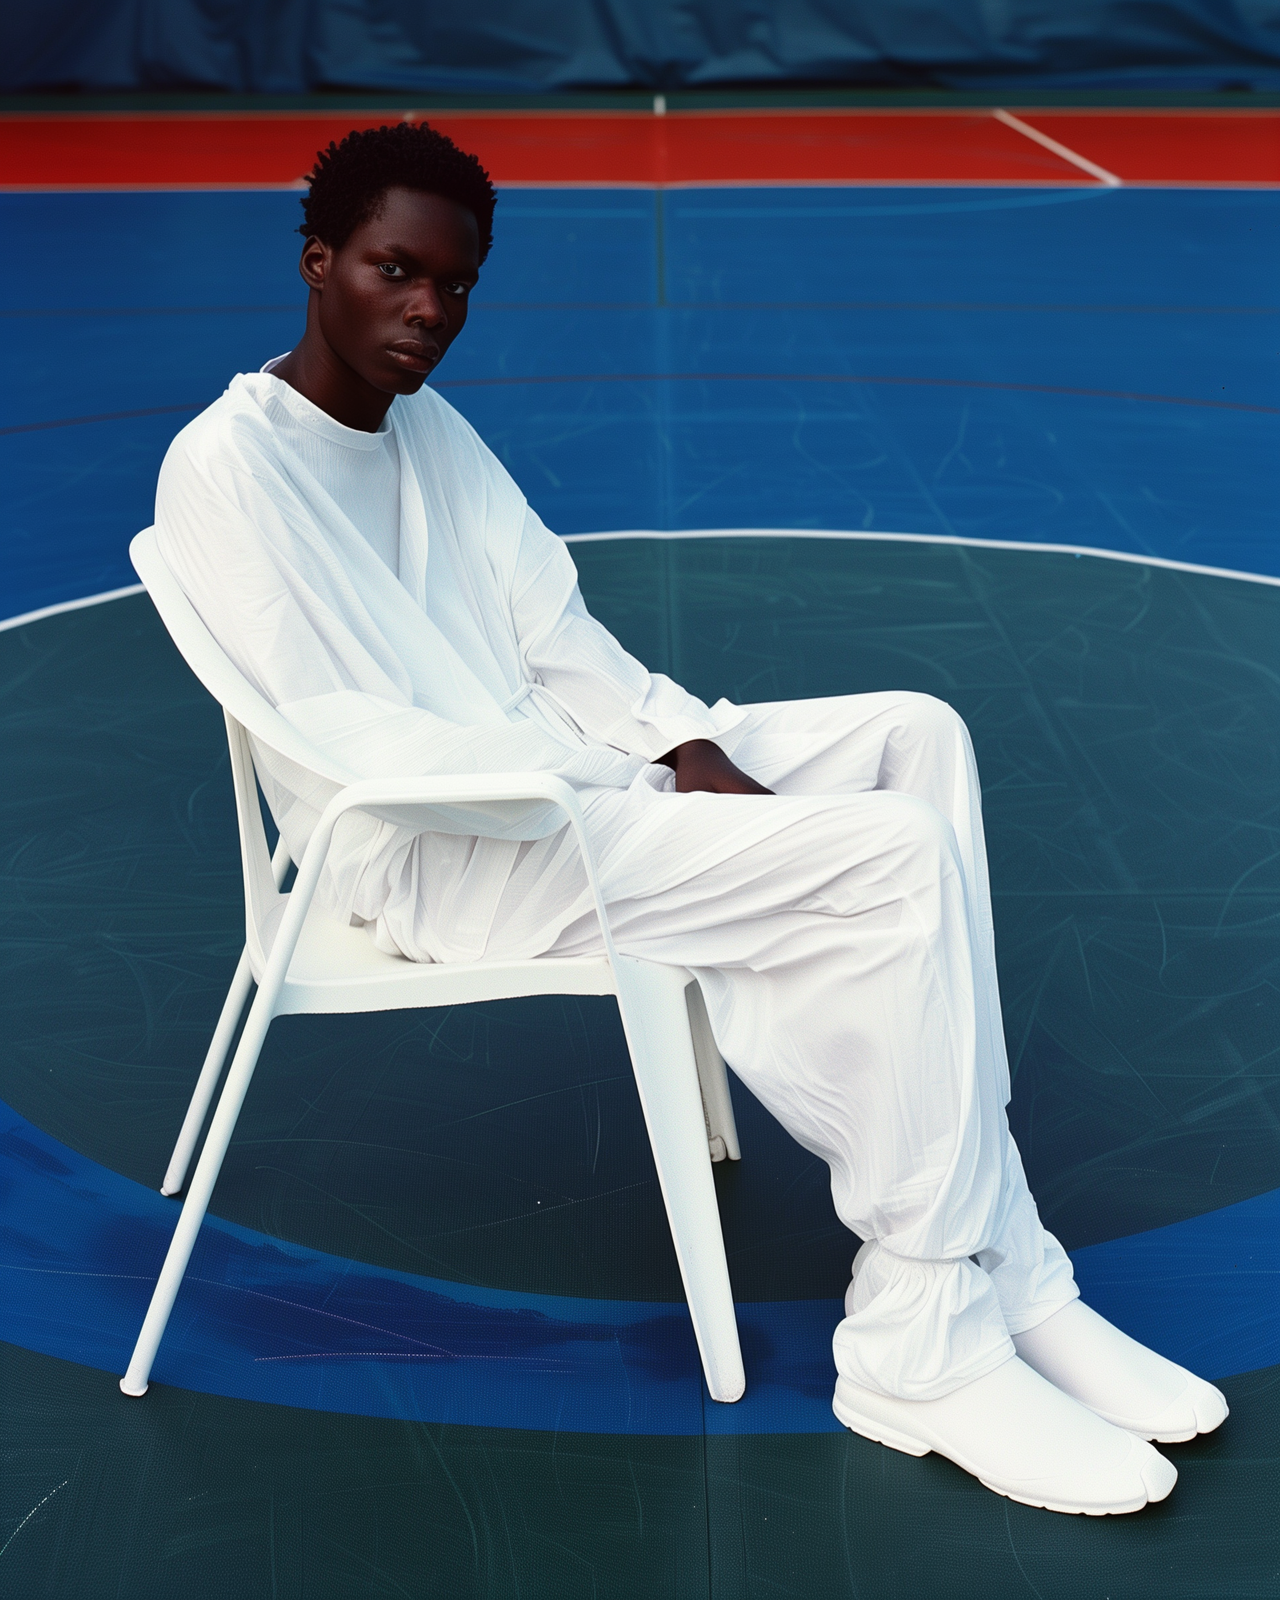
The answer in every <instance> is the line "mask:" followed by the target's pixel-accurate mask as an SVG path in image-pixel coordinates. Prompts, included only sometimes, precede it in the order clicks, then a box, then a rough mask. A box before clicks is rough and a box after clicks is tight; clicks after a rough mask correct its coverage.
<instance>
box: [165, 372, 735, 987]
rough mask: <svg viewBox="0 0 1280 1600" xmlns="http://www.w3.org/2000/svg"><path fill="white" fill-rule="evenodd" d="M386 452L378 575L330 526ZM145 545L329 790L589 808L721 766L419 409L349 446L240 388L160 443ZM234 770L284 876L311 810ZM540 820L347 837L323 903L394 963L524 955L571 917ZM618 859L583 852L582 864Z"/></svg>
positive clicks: (516, 499) (691, 716) (257, 390)
mask: <svg viewBox="0 0 1280 1600" xmlns="http://www.w3.org/2000/svg"><path fill="white" fill-rule="evenodd" d="M388 441H394V446H395V451H396V457H397V459H398V464H399V558H398V563H397V566H396V569H394V570H393V568H392V566H391V564H390V563H389V562H388V561H387V560H386V559H385V555H384V558H383V559H380V560H377V561H371V560H370V559H369V555H370V550H371V548H372V549H374V550H375V551H377V553H379V554H383V552H382V551H381V550H378V547H377V545H375V544H371V541H370V539H369V538H368V537H367V533H366V530H365V528H363V527H361V526H358V525H357V522H356V521H355V520H353V513H356V514H359V512H360V509H361V507H362V506H364V505H367V506H370V508H371V510H373V511H374V513H375V515H374V517H373V518H372V519H371V520H374V521H376V520H378V519H377V516H376V511H377V506H380V505H381V504H382V503H383V502H382V501H381V499H379V500H378V502H377V506H375V505H374V504H373V502H372V500H371V498H370V496H369V495H367V494H363V493H362V490H364V489H365V488H366V487H367V486H372V487H373V488H374V490H375V493H376V492H380V488H381V481H380V480H381V475H380V473H379V472H378V468H377V465H375V462H373V461H371V457H372V456H374V453H375V452H377V454H378V455H381V454H382V452H383V451H384V450H385V446H386V443H387V442H388ZM371 467H372V468H373V470H372V471H371ZM361 520H362V521H364V520H365V519H364V518H363V517H362V518H361ZM156 529H157V537H158V540H159V544H160V549H161V552H162V554H163V555H164V557H165V559H166V561H167V562H168V563H169V565H170V567H171V568H172V570H173V572H174V574H175V576H176V577H177V578H178V581H179V582H180V583H181V584H182V586H183V588H184V589H185V590H186V592H187V594H188V595H189V596H190V597H191V599H192V601H193V603H194V604H195V606H196V609H197V610H198V611H199V612H200V615H201V617H202V619H203V621H204V622H205V624H206V626H207V627H208V628H209V630H210V632H211V633H212V634H213V635H214V637H215V638H216V639H217V640H218V641H219V643H220V644H221V645H222V647H223V649H224V650H225V651H226V652H227V654H228V655H229V656H230V657H231V659H232V660H233V661H234V662H235V664H236V665H237V666H238V667H239V668H240V670H241V672H243V673H244V675H245V676H246V677H247V678H248V680H249V681H250V682H251V683H252V684H253V685H254V687H255V688H256V689H257V690H258V691H259V692H260V693H261V694H262V695H263V696H264V697H265V698H266V699H267V700H269V701H270V702H271V703H272V704H273V705H274V706H276V707H277V708H278V709H279V711H280V712H281V714H282V715H283V716H284V717H285V718H286V719H287V720H288V721H289V722H291V723H292V724H293V725H294V726H295V727H296V728H298V730H299V731H300V732H301V733H303V734H304V735H305V736H306V737H307V738H308V739H309V740H310V741H311V743H312V744H314V745H315V746H317V747H318V748H319V749H320V750H321V751H322V752H323V753H324V754H325V755H326V756H327V757H329V759H330V760H331V761H332V762H334V763H336V765H337V766H338V767H339V768H341V769H342V770H343V771H346V772H349V773H350V774H351V775H352V777H353V778H354V777H363V778H372V777H383V776H392V775H403V774H406V773H414V774H429V773H463V772H519V771H530V770H534V771H549V772H555V773H557V774H558V775H560V776H561V777H563V778H565V779H567V780H568V781H569V782H570V783H571V784H573V785H574V786H575V788H577V789H578V790H579V791H581V792H582V797H583V800H584V803H585V804H587V805H588V806H589V805H590V801H591V798H592V795H593V794H595V793H596V792H598V791H600V790H618V789H628V788H630V787H631V786H633V785H636V784H639V785H641V786H642V787H652V785H654V784H658V785H662V784H664V783H665V782H666V781H667V779H668V778H669V771H668V769H666V768H663V769H661V770H660V771H658V772H655V771H654V770H653V769H652V767H651V763H652V762H653V760H654V758H656V757H658V756H661V755H663V754H665V753H666V752H667V751H668V750H671V749H673V748H674V747H675V746H676V745H677V744H680V743H681V742H683V741H684V740H687V739H696V738H707V739H718V740H719V741H720V742H721V744H722V745H723V746H724V747H725V748H727V749H728V748H731V747H732V742H733V741H732V731H733V729H734V728H735V727H736V726H737V725H738V724H739V723H740V722H741V720H742V712H741V711H739V710H737V709H736V708H735V707H732V706H730V705H729V704H728V703H727V702H725V701H721V702H720V703H719V704H718V705H717V706H716V707H715V708H714V709H711V710H709V709H708V708H707V707H706V706H705V705H704V704H703V703H702V702H701V701H700V700H697V699H695V698H694V697H693V696H692V695H690V694H686V693H685V691H684V690H683V689H681V688H679V687H678V685H676V684H675V683H673V682H672V681H671V680H670V679H669V678H667V677H664V676H663V675H662V674H660V673H650V672H648V671H646V670H645V668H644V667H642V666H641V665H640V663H639V662H638V661H636V660H635V659H634V658H633V657H632V656H630V655H628V654H627V653H626V651H625V650H623V649H622V648H621V646H620V645H619V644H618V643H617V641H616V640H615V639H614V638H613V637H612V636H611V635H610V634H609V633H608V632H607V631H606V630H605V629H604V628H602V627H601V626H600V625H599V623H597V622H596V621H595V620H594V619H593V618H592V617H591V616H590V615H589V614H588V613H587V610H586V607H585V606H584V605H583V602H582V596H581V594H580V593H579V590H578V583H577V572H576V570H575V568H574V565H573V561H572V559H571V558H570V556H569V553H568V550H567V549H566V547H565V546H564V544H563V543H562V542H561V541H560V540H559V539H558V538H556V536H555V535H554V534H552V533H550V532H549V531H548V530H547V528H546V527H544V525H543V524H542V522H541V521H540V519H539V518H538V516H537V515H536V514H535V513H534V512H533V511H532V510H531V509H530V507H529V505H528V504H527V502H526V501H525V498H524V496H523V495H522V494H521V493H520V490H519V489H518V488H517V487H516V485H515V484H514V483H513V482H512V480H511V477H510V475H509V474H508V473H507V472H506V470H505V469H504V468H503V466H502V465H501V463H500V462H499V461H498V460H497V458H496V457H495V456H494V455H493V454H492V452H491V451H490V450H489V449H488V448H487V447H486V446H485V445H484V444H483V443H482V442H481V440H480V439H479V438H478V437H477V435H476V433H475V432H474V430H473V429H472V428H471V427H470V426H469V424H468V423H466V422H465V421H464V420H463V419H462V417H460V416H459V415H458V413H457V412H456V411H454V410H453V408H452V407H451V406H450V405H448V404H447V402H446V401H444V400H442V399H441V398H440V396H439V395H437V394H436V393H435V392H434V391H432V390H431V389H426V388H424V389H423V390H421V391H420V392H419V393H418V394H417V395H415V396H413V397H412V398H400V399H397V400H396V401H395V403H394V404H393V405H392V408H391V410H390V412H389V413H388V417H387V421H386V423H385V424H384V427H383V429H381V430H379V433H378V434H368V433H362V432H359V431H357V430H355V429H352V428H347V427H344V426H343V425H342V424H341V423H338V422H335V421H334V420H333V418H331V417H329V416H328V415H327V414H326V413H325V412H323V411H321V410H320V409H319V408H318V407H317V406H314V405H312V403H311V402H310V401H309V400H307V399H305V398H304V397H303V396H302V395H301V394H299V393H298V392H297V391H296V390H295V389H293V388H291V387H290V385H288V384H287V383H285V382H284V381H283V380H282V379H280V378H276V377H273V376H272V375H271V374H270V373H269V372H265V371H264V372H260V373H252V374H241V375H240V376H238V377H236V378H235V379H234V380H233V381H232V383H231V385H230V387H229V388H228V389H227V391H226V393H225V394H224V395H223V396H222V397H221V399H219V400H217V401H216V402H215V403H214V404H213V405H212V406H210V407H209V409H208V410H207V411H205V412H203V413H202V414H201V415H200V416H199V417H197V418H196V419H195V421H194V422H192V423H190V424H189V425H188V426H187V427H186V428H184V429H183V430H182V432H181V433H179V434H178V436H177V438H176V439H175V440H174V441H173V444H172V445H171V446H170V448H169V452H168V454H167V455H166V457H165V461H164V465H163V467H162V469H161V472H160V481H159V485H158V489H157V494H156ZM428 570H429V572H430V578H429V579H428ZM257 753H258V755H259V757H260V765H261V767H262V769H263V776H264V778H265V779H266V783H265V787H266V788H267V791H268V793H267V799H268V803H269V804H270V806H271V810H272V813H273V814H274V816H275V818H276V820H277V822H278V823H279V825H280V827H281V829H282V831H283V833H284V835H285V838H286V840H287V841H288V843H289V847H290V851H291V852H292V854H293V857H294V859H295V860H301V853H302V850H303V848H304V847H305V845H306V841H307V839H308V837H309V836H310V831H311V828H312V827H313V826H314V824H315V822H316V820H317V818H318V816H319V812H320V811H321V810H322V809H323V807H324V805H325V803H327V801H328V799H329V798H330V797H331V795H332V792H333V790H332V788H331V787H326V786H325V785H323V784H317V783H315V782H314V781H312V782H307V781H306V780H305V779H303V777H302V775H301V774H298V773H297V772H296V771H293V770H290V769H287V767H286V765H285V764H284V763H283V762H281V761H280V759H279V758H278V757H273V756H272V755H271V754H270V753H268V752H262V751H259V752H257ZM646 769H649V770H648V771H646ZM562 821H563V819H562V818H561V817H560V816H559V815H558V814H557V813H555V812H554V811H547V812H546V813H545V816H544V823H543V827H542V832H543V834H544V837H543V838H541V839H538V840H532V841H530V840H527V839H526V840H514V839H503V838H475V837H474V836H471V835H467V834H462V835H452V836H450V835H444V834H432V835H419V836H416V837H415V836H413V835H410V834H408V833H405V832H403V831H400V830H396V829H394V828H392V827H390V826H389V825H386V824H377V823H372V822H370V821H368V820H367V819H362V818H356V817H352V818H350V819H348V820H347V821H346V822H345V823H344V824H343V828H342V831H341V834H340V837H339V839H338V841H337V844H338V848H337V850H336V852H335V854H334V857H333V861H332V867H331V885H330V888H331V892H332V894H333V896H334V897H335V899H336V902H337V904H338V906H339V907H340V908H341V910H342V911H343V913H344V914H350V915H352V916H354V917H357V918H359V919H361V920H363V921H365V922H370V923H373V924H375V926H376V930H377V937H378V942H379V943H380V944H381V945H382V946H383V947H384V948H386V949H388V950H390V949H398V950H400V951H401V952H402V953H403V954H404V955H406V956H408V957H410V958H411V959H413V960H417V961H445V960H467V959H475V958H477V957H479V956H482V955H484V954H485V953H486V952H487V951H488V952H492V953H498V952H500V953H501V954H503V955H505V956H521V955H530V956H531V955H536V954H539V953H540V952H542V951H544V950H545V949H546V948H547V946H548V943H549V942H550V940H551V939H554V937H555V935H556V933H557V932H558V931H559V929H560V928H562V927H564V926H565V925H566V924H567V923H569V922H570V921H572V920H573V919H574V918H575V917H577V916H579V915H580V914H581V913H582V911H583V909H584V907H585V905H586V898H585V879H584V878H583V876H582V874H581V873H580V872H579V871H578V870H577V862H576V853H575V849H574V847H573V845H572V842H571V840H570V839H569V838H568V836H567V835H566V834H565V833H564V832H563V831H562V829H561V824H562ZM529 831H530V830H528V829H527V828H526V829H523V830H522V832H524V833H526V834H527V833H528V832H529ZM619 842H620V841H616V840H610V839H607V838H605V839H601V840H600V841H599V844H600V849H601V852H602V855H604V856H615V855H616V849H612V848H611V846H616V845H617V844H618V843H619ZM638 843H639V840H638V838H635V839H633V840H632V841H631V844H632V846H634V845H636V844H638ZM614 864H615V866H616V865H617V862H616V861H615V863H614Z"/></svg>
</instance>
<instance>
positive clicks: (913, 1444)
mask: <svg viewBox="0 0 1280 1600" xmlns="http://www.w3.org/2000/svg"><path fill="white" fill-rule="evenodd" d="M831 1409H832V1410H833V1411H834V1412H835V1414H836V1417H837V1419H838V1420H839V1421H840V1422H842V1423H843V1424H844V1425H845V1427H846V1428H848V1429H849V1431H850V1432H851V1433H856V1434H858V1435H860V1436H861V1437H862V1438H863V1439H870V1440H872V1441H873V1442H874V1443H875V1444H883V1445H887V1446H888V1448H889V1449H890V1450H900V1451H901V1452H902V1454H903V1455H906V1456H916V1457H920V1456H927V1455H939V1456H942V1457H943V1459H944V1460H947V1461H951V1462H954V1464H955V1465H956V1466H957V1467H959V1468H960V1470H961V1471H962V1472H967V1473H969V1475H970V1476H971V1477H974V1478H977V1480H978V1482H979V1483H980V1484H981V1485H982V1487H983V1488H984V1489H990V1490H991V1492H992V1493H993V1494H998V1495H1003V1497H1004V1498H1005V1499H1006V1500H1015V1501H1017V1503H1018V1504H1019V1505H1023V1506H1033V1507H1034V1508H1035V1509H1036V1510H1037V1511H1057V1512H1060V1513H1061V1514H1062V1515H1063V1516H1067V1517H1120V1516H1127V1515H1129V1514H1130V1513H1132V1512H1134V1511H1141V1510H1142V1508H1143V1507H1144V1506H1148V1505H1152V1504H1158V1503H1159V1502H1158V1501H1154V1502H1153V1501H1152V1499H1151V1496H1150V1495H1149V1494H1144V1495H1143V1496H1142V1498H1141V1499H1140V1500H1133V1501H1132V1502H1127V1503H1123V1504H1121V1505H1112V1506H1071V1505H1063V1504H1060V1503H1059V1502H1057V1501H1054V1500H1032V1499H1031V1498H1030V1497H1029V1496H1027V1495H1022V1494H1015V1493H1014V1491H1013V1490H1012V1489H1004V1488H1001V1486H1000V1485H999V1484H998V1483H992V1482H990V1481H989V1480H988V1479H987V1478H984V1477H983V1476H982V1474H981V1473H980V1472H978V1471H977V1470H976V1469H975V1468H974V1467H972V1466H970V1465H969V1463H968V1462H967V1461H963V1460H961V1459H960V1457H959V1456H954V1455H952V1454H951V1453H950V1452H949V1451H947V1450H942V1449H940V1448H939V1447H938V1446H937V1445H934V1444H926V1443H924V1442H923V1441H922V1440H920V1439H913V1438H912V1437H911V1435H910V1434H906V1433H901V1432H899V1431H898V1429H896V1428H890V1427H887V1426H886V1425H885V1424H884V1423H883V1422H881V1421H880V1420H879V1418H871V1417H863V1416H860V1415H859V1414H858V1413H857V1412H855V1411H852V1410H850V1408H849V1407H848V1406H847V1405H845V1404H843V1403H842V1402H841V1401H838V1400H833V1401H832V1406H831ZM1161 1498H1162V1499H1163V1498H1164V1496H1161Z"/></svg>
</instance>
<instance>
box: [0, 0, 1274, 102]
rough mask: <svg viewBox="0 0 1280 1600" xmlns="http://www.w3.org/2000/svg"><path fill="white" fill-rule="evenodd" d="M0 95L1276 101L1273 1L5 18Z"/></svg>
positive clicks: (501, 4) (741, 1)
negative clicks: (1183, 97) (833, 95)
mask: <svg viewBox="0 0 1280 1600" xmlns="http://www.w3.org/2000/svg"><path fill="white" fill-rule="evenodd" d="M4 10H5V14H4V15H3V16H2V17H0V89H3V90H6V91H8V92H17V91H35V90H47V89H64V88H65V89H79V90H89V91H93V90H97V91H108V90H119V89H123V90H133V89H220V90H228V91H231V92H239V93H260V94H299V93H307V92H310V91H313V90H324V89H337V88H361V89H378V90H389V91H395V92H398V91H406V92H411V93H426V92H430V93H442V92H443V93H449V92H453V93H479V94H523V93H538V92H546V91H552V90H573V89H583V88H591V87H596V88H624V87H628V86H631V87H643V88H649V89H676V88H682V87H683V88H697V87H714V86H724V85H733V84H739V85H741V84H761V85H768V84H784V83H785V84H793V85H794V84H831V83H847V84H854V85H877V84H903V85H911V84H915V85H928V84H935V85H939V86H950V87H970V88H988V87H990V88H996V87H1001V86H1006V85H1013V84H1017V83H1024V84H1027V83H1036V84H1040V85H1044V86H1048V87H1064V88H1071V87H1089V86H1095V87H1108V86H1110V87H1124V88H1142V87H1150V88H1169V87H1178V88H1184V89H1209V90H1212V89H1218V88H1223V87H1241V88H1244V87H1255V88H1280V0H484V3H483V4H481V5H477V6H464V5H460V4H458V0H43V3H37V0H25V3H23V0H19V3H14V4H11V5H9V6H7V7H5V8H4Z"/></svg>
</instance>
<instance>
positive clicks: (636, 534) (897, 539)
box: [0, 528, 1280, 633]
mask: <svg viewBox="0 0 1280 1600" xmlns="http://www.w3.org/2000/svg"><path fill="white" fill-rule="evenodd" d="M561 537H562V538H563V539H564V542H565V543H566V544H603V543H606V542H608V541H610V540H616V539H850V540H858V541H861V542H863V543H868V544H874V543H875V542H876V541H877V540H879V541H881V542H883V543H888V544H951V545H963V546H967V547H972V548H974V549H977V550H1029V551H1032V552H1033V553H1039V554H1042V555H1051V556H1055V555H1056V556H1096V557H1098V559H1099V560H1102V561H1127V562H1129V563H1130V564H1131V565H1133V566H1138V567H1164V568H1166V569H1167V570H1168V571H1170V572H1193V573H1195V574H1196V575H1197V576H1198V577H1202V578H1234V579H1236V580H1237V581H1238V582H1240V583H1262V584H1266V585H1268V586H1269V587H1271V588H1278V589H1280V578H1272V577H1268V576H1267V575H1266V574H1265V573H1262V572H1237V571H1235V570H1234V569H1233V568H1231V567H1203V566H1199V565H1197V564H1196V563H1195V562H1194V561H1170V560H1168V559H1167V558H1166V557H1164V556H1135V555H1132V554H1130V552H1129V551H1127V550H1097V549H1094V548H1093V547H1092V546H1090V545H1087V544H1032V543H1029V542H1027V541H1025V540H1021V539H968V538H964V537H962V536H961V535H960V534H950V533H854V532H850V531H848V530H844V529H829V528H679V529H676V530H675V531H673V532H664V531H660V530H658V529H655V528H627V529H623V530H621V531H619V532H617V533H566V534H562V535H561ZM144 592H145V590H144V586H143V585H142V584H140V583H131V584H129V585H128V586H127V587H126V588H124V589H108V590H107V591H106V592H105V593H104V594H89V595H85V596H84V598H83V599H81V600H62V601H60V602H59V603H58V604H57V605H54V606H41V608H40V609H39V611H24V612H23V613H22V615H21V616H19V617H8V618H6V619H5V620H3V621H0V633H3V632H4V631H5V629H7V628H21V627H22V626H23V625H24V624H26V623H28V622H40V621H42V620H43V619H44V618H45V617H57V616H61V614H62V613H63V612H64V611H79V610H81V609H82V608H83V607H85V606H96V605H101V604H102V603H103V602H104V601H106V600H123V599H124V598H125V596H126V595H131V594H143V593H144Z"/></svg>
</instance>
